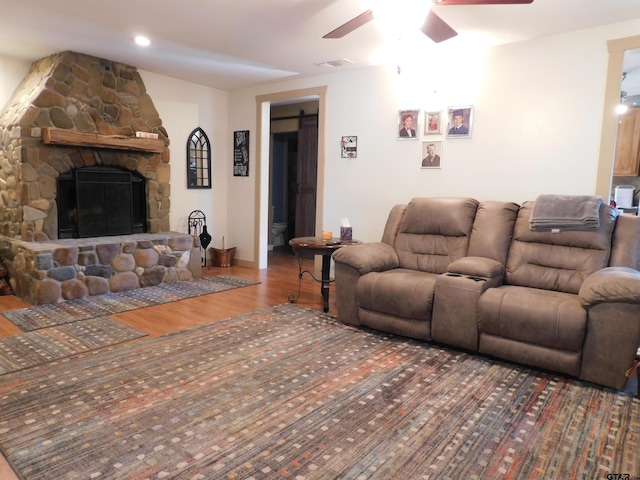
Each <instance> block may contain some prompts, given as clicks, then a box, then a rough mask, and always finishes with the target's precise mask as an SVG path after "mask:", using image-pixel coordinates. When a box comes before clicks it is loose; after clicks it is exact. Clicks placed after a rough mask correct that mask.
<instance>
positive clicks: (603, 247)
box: [505, 202, 616, 293]
mask: <svg viewBox="0 0 640 480" xmlns="http://www.w3.org/2000/svg"><path fill="white" fill-rule="evenodd" d="M532 207H533V202H526V203H524V204H523V206H522V207H521V209H520V212H519V213H518V218H517V220H516V223H515V227H514V231H513V241H512V242H511V247H510V249H509V255H508V257H507V271H506V274H505V283H507V284H511V285H521V286H525V287H534V288H540V289H544V290H554V291H559V292H567V293H578V291H579V290H580V286H581V285H582V282H583V281H584V279H585V278H586V277H588V276H589V275H590V274H591V273H593V272H595V271H596V270H599V269H601V268H604V267H606V266H607V264H608V262H609V253H610V248H611V236H612V232H613V228H614V226H615V221H616V214H615V211H614V210H613V209H612V208H611V207H610V206H609V205H602V207H601V208H600V226H599V228H598V229H597V230H593V231H562V232H560V233H551V232H533V231H531V230H530V229H529V217H530V215H531V210H532Z"/></svg>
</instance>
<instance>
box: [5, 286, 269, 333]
mask: <svg viewBox="0 0 640 480" xmlns="http://www.w3.org/2000/svg"><path fill="white" fill-rule="evenodd" d="M258 283H260V282H257V281H254V280H248V279H246V278H241V277H236V276H233V275H215V276H210V277H201V278H198V279H194V280H190V281H185V282H176V283H163V284H161V285H157V286H154V287H145V288H137V289H135V290H129V291H126V292H119V293H107V294H104V295H96V296H94V297H85V298H82V299H79V300H71V301H68V302H60V303H51V304H45V305H36V306H34V307H29V308H23V309H20V310H10V311H6V312H2V315H4V316H5V317H6V318H7V319H8V320H9V321H10V322H12V323H13V324H14V325H16V326H18V327H20V328H21V329H22V330H24V331H32V330H38V329H40V328H48V327H54V326H56V325H63V324H67V323H72V322H77V321H79V320H87V319H89V318H94V317H103V316H106V315H112V314H114V313H120V312H127V311H129V310H135V309H138V308H143V307H151V306H154V305H160V304H163V303H169V302H175V301H177V300H183V299H185V298H192V297H198V296H200V295H207V294H209V293H216V292H223V291H225V290H231V289H234V288H240V287H247V286H249V285H256V284H258Z"/></svg>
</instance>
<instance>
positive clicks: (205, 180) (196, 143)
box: [187, 127, 211, 188]
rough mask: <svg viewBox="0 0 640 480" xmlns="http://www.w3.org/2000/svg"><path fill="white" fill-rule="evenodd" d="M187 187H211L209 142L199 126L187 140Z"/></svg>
mask: <svg viewBox="0 0 640 480" xmlns="http://www.w3.org/2000/svg"><path fill="white" fill-rule="evenodd" d="M187 188H211V143H209V138H208V137H207V134H206V133H204V130H202V129H201V128H200V127H198V128H196V129H195V130H194V131H193V132H191V133H190V134H189V139H188V140H187Z"/></svg>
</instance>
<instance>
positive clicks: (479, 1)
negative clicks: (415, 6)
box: [433, 0, 533, 5]
mask: <svg viewBox="0 0 640 480" xmlns="http://www.w3.org/2000/svg"><path fill="white" fill-rule="evenodd" d="M433 3H434V4H436V5H525V4H528V3H533V0H433Z"/></svg>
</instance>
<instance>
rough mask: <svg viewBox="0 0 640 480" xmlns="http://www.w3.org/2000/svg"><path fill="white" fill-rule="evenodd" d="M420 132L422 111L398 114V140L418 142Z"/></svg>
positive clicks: (400, 112)
mask: <svg viewBox="0 0 640 480" xmlns="http://www.w3.org/2000/svg"><path fill="white" fill-rule="evenodd" d="M419 132H420V110H419V109H416V110H400V111H399V112H398V139H400V140H417V138H418V135H419Z"/></svg>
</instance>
